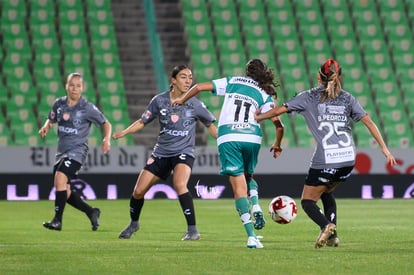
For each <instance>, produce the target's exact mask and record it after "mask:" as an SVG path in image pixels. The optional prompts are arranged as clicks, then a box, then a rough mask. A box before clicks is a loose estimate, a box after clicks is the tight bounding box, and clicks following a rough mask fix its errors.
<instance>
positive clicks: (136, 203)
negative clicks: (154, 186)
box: [129, 196, 144, 222]
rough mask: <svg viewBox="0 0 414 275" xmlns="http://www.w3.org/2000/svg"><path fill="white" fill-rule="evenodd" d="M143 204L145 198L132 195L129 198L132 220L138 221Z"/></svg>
mask: <svg viewBox="0 0 414 275" xmlns="http://www.w3.org/2000/svg"><path fill="white" fill-rule="evenodd" d="M143 206H144V199H135V198H134V197H133V196H131V199H130V200H129V216H130V217H131V221H134V222H136V221H138V219H139V215H140V214H141V210H142V207H143Z"/></svg>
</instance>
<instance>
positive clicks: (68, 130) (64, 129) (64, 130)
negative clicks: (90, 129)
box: [58, 126, 78, 135]
mask: <svg viewBox="0 0 414 275" xmlns="http://www.w3.org/2000/svg"><path fill="white" fill-rule="evenodd" d="M58 131H59V132H62V133H66V134H75V135H77V134H78V129H74V128H70V127H64V126H59V127H58Z"/></svg>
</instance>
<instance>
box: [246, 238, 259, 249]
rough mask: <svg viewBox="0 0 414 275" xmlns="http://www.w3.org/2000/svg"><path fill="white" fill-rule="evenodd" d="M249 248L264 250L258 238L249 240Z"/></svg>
mask: <svg viewBox="0 0 414 275" xmlns="http://www.w3.org/2000/svg"><path fill="white" fill-rule="evenodd" d="M247 248H263V244H262V243H261V242H260V241H259V239H258V238H257V237H249V238H248V239H247Z"/></svg>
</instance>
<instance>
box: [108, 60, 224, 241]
mask: <svg viewBox="0 0 414 275" xmlns="http://www.w3.org/2000/svg"><path fill="white" fill-rule="evenodd" d="M170 81H171V84H170V90H169V91H167V92H164V93H161V94H158V95H156V96H155V97H154V98H153V99H152V100H151V102H150V103H149V105H148V106H147V109H146V111H145V112H144V113H143V114H142V116H141V118H139V119H138V120H136V121H135V122H134V123H132V124H131V125H130V126H128V127H127V128H126V129H124V130H123V131H121V132H116V133H114V134H113V138H114V139H118V138H121V137H123V136H125V135H127V134H132V133H135V132H139V131H141V130H142V129H143V128H144V127H145V125H147V124H148V123H150V122H151V121H153V120H154V119H155V118H157V117H158V121H159V124H160V133H159V135H158V139H157V143H156V144H155V146H154V150H153V152H152V155H151V157H150V158H149V159H148V160H147V164H146V165H145V167H144V168H143V169H142V170H141V172H140V174H139V176H138V179H137V182H136V184H135V188H134V191H133V193H132V196H131V199H130V205H129V206H130V217H131V221H130V223H129V225H128V226H127V227H126V228H125V229H124V230H123V231H122V232H121V233H120V234H119V238H121V239H129V238H130V237H131V235H132V234H133V233H135V232H136V231H137V230H138V229H139V226H140V225H139V217H140V214H141V210H142V207H143V205H144V195H145V193H146V192H147V191H148V190H149V189H150V188H151V186H153V185H154V184H155V183H157V182H158V181H159V180H160V179H163V180H166V179H167V178H168V177H169V176H170V175H171V171H173V185H174V188H175V191H176V192H177V194H178V199H179V202H180V205H181V208H182V210H183V214H184V216H185V219H186V221H187V232H186V234H185V235H184V236H183V238H182V240H184V241H189V240H199V239H200V233H199V232H198V230H197V227H196V217H195V212H194V204H193V199H192V197H191V194H190V192H189V191H188V188H187V183H188V180H189V178H190V175H191V169H192V167H193V163H194V150H195V136H196V123H197V120H200V121H201V122H202V123H203V124H204V125H205V126H206V127H207V129H208V131H209V133H210V135H211V136H213V137H214V138H216V137H217V129H216V126H214V124H213V123H214V122H215V120H216V119H215V117H214V116H213V114H212V113H211V112H209V111H208V110H207V109H206V107H205V105H204V104H203V103H202V102H201V101H199V100H198V99H196V98H194V99H193V100H191V101H189V102H188V103H187V104H185V105H182V106H172V105H171V101H172V100H173V99H175V98H177V97H180V96H181V95H182V94H184V93H186V92H187V91H188V89H189V88H190V87H191V85H192V82H193V75H192V72H191V70H190V69H189V67H188V66H186V65H180V66H175V67H174V68H173V70H172V72H171V78H170Z"/></svg>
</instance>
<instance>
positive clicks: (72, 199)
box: [68, 190, 93, 216]
mask: <svg viewBox="0 0 414 275" xmlns="http://www.w3.org/2000/svg"><path fill="white" fill-rule="evenodd" d="M68 203H69V204H70V205H72V206H73V207H75V208H76V209H78V210H80V211H82V212H84V213H85V214H86V215H88V216H90V215H91V214H92V212H93V208H92V207H91V206H90V205H89V204H87V203H86V202H85V201H84V200H82V198H81V197H80V195H79V194H78V193H77V192H76V191H74V190H72V192H71V194H70V196H69V198H68Z"/></svg>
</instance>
